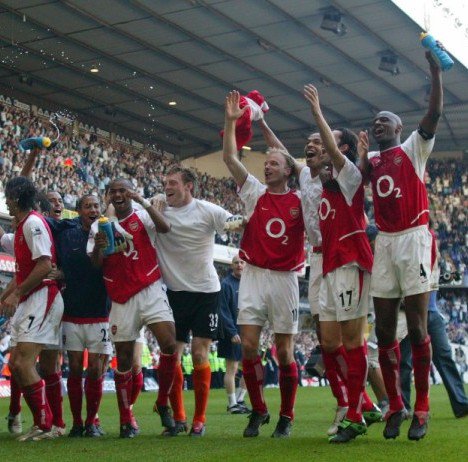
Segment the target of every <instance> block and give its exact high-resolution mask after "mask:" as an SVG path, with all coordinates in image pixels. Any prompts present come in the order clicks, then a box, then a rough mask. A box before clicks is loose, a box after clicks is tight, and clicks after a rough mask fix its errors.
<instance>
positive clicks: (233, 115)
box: [224, 90, 248, 120]
mask: <svg viewBox="0 0 468 462" xmlns="http://www.w3.org/2000/svg"><path fill="white" fill-rule="evenodd" d="M239 101H240V94H239V92H238V91H235V90H234V91H230V92H229V93H228V95H227V96H226V102H225V103H224V106H225V118H226V120H237V119H239V118H240V117H242V116H243V114H244V112H245V111H246V110H247V107H248V106H244V107H243V108H242V109H241V108H240V107H239Z"/></svg>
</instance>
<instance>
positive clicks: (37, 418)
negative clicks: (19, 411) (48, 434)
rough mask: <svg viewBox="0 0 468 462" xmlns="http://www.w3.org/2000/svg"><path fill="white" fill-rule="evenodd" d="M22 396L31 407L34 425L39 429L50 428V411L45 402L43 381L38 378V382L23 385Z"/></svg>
mask: <svg viewBox="0 0 468 462" xmlns="http://www.w3.org/2000/svg"><path fill="white" fill-rule="evenodd" d="M23 396H24V399H25V401H26V403H27V404H28V406H29V409H31V413H32V415H33V419H34V425H37V426H38V427H39V428H40V429H41V430H46V431H48V430H50V429H51V427H52V412H51V411H50V407H49V403H48V402H47V397H46V391H45V385H44V381H43V380H39V382H36V383H34V384H32V385H28V386H26V387H23Z"/></svg>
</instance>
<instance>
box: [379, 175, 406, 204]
mask: <svg viewBox="0 0 468 462" xmlns="http://www.w3.org/2000/svg"><path fill="white" fill-rule="evenodd" d="M376 189H377V194H378V195H379V197H388V196H390V194H392V192H393V191H395V197H396V198H397V199H399V198H401V197H403V196H402V194H401V189H400V188H398V187H395V182H394V181H393V178H392V177H391V176H390V175H383V176H381V177H380V178H379V179H378V180H377V184H376ZM383 189H385V191H384V190H383Z"/></svg>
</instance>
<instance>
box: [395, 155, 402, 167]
mask: <svg viewBox="0 0 468 462" xmlns="http://www.w3.org/2000/svg"><path fill="white" fill-rule="evenodd" d="M402 162H403V157H401V156H397V157H395V159H393V163H394V164H395V165H397V166H399V165H401V163H402Z"/></svg>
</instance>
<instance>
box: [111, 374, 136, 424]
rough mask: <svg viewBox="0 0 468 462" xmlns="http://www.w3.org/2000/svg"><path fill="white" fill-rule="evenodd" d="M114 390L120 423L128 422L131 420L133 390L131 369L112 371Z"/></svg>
mask: <svg viewBox="0 0 468 462" xmlns="http://www.w3.org/2000/svg"><path fill="white" fill-rule="evenodd" d="M114 381H115V391H116V393H117V403H118V405H119V412H120V425H124V424H129V423H131V421H132V411H131V409H130V406H131V405H132V402H131V399H132V392H133V374H132V371H131V370H130V371H127V372H119V371H118V370H116V371H115V373H114Z"/></svg>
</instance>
